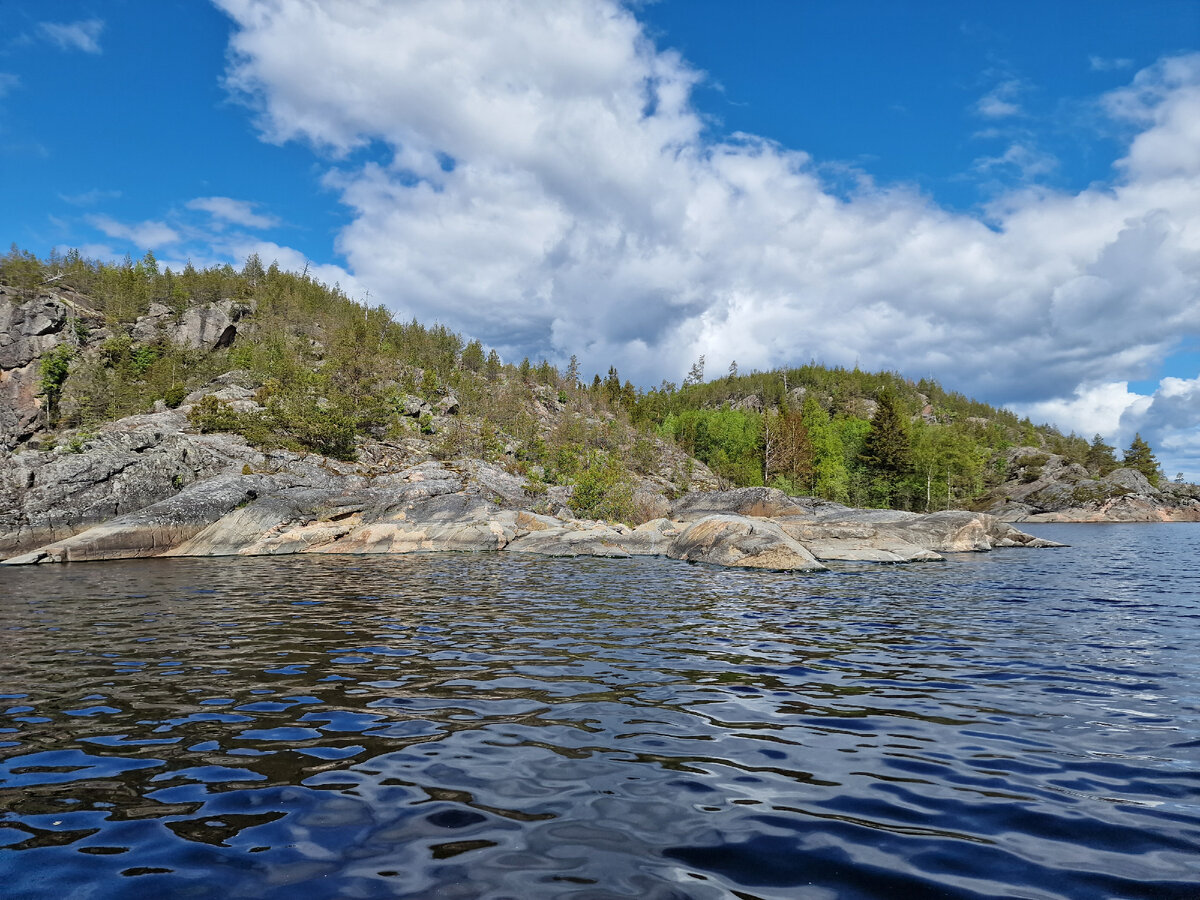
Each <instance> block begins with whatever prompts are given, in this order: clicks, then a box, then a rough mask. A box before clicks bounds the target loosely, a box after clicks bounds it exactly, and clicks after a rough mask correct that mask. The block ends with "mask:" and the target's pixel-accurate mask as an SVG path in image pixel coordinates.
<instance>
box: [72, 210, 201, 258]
mask: <svg viewBox="0 0 1200 900" xmlns="http://www.w3.org/2000/svg"><path fill="white" fill-rule="evenodd" d="M87 221H88V223H89V224H91V225H92V226H93V227H94V228H97V229H99V230H100V231H102V232H104V233H105V234H106V235H108V236H109V237H111V238H119V239H120V240H124V241H128V242H129V243H131V244H133V245H134V246H135V247H137V248H138V249H139V250H156V249H158V248H159V247H164V246H167V245H169V244H174V243H177V242H178V241H179V232H177V231H176V230H175V229H174V228H172V227H171V226H170V225H168V224H166V223H165V222H152V221H147V222H118V221H117V220H116V219H114V218H112V217H111V216H88V217H87Z"/></svg>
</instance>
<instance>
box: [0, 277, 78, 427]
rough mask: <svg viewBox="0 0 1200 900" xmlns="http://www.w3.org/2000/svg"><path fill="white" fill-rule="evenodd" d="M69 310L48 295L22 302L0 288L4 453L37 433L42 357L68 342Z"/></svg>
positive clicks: (0, 406) (0, 411)
mask: <svg viewBox="0 0 1200 900" xmlns="http://www.w3.org/2000/svg"><path fill="white" fill-rule="evenodd" d="M67 315H68V310H67V307H66V306H65V305H63V304H62V303H59V302H58V301H56V300H53V299H51V298H49V297H41V298H38V299H36V300H27V301H19V300H18V299H17V297H16V296H15V295H12V294H9V293H7V291H5V289H3V288H0V449H12V448H13V447H15V446H17V444H19V443H22V442H24V441H26V440H28V439H29V438H30V437H32V436H33V435H34V434H36V433H37V431H38V425H39V422H40V419H41V401H40V400H39V399H38V396H37V393H38V382H39V380H40V372H39V371H38V359H39V358H40V357H41V356H42V355H43V354H45V353H47V352H49V351H50V350H52V349H53V348H54V347H55V346H57V345H58V344H59V343H61V342H62V341H63V340H64V339H65V338H64V335H63V330H64V329H65V327H66V324H67Z"/></svg>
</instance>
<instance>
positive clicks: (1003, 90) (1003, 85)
mask: <svg viewBox="0 0 1200 900" xmlns="http://www.w3.org/2000/svg"><path fill="white" fill-rule="evenodd" d="M1022 89H1023V85H1022V84H1021V82H1020V81H1018V80H1017V79H1015V78H1009V79H1007V80H1005V81H1002V82H1000V83H999V84H998V85H996V86H995V87H994V88H992V89H991V90H990V91H988V92H987V93H986V94H984V95H983V96H982V97H980V98H979V99H978V100H977V101H976V102H975V112H977V113H979V115H981V116H984V117H985V118H988V119H1006V118H1009V117H1011V116H1017V115H1020V114H1021V105H1020V104H1019V103H1018V102H1017V97H1018V96H1019V95H1020V93H1021V91H1022Z"/></svg>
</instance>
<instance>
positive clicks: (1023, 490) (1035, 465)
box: [982, 447, 1200, 522]
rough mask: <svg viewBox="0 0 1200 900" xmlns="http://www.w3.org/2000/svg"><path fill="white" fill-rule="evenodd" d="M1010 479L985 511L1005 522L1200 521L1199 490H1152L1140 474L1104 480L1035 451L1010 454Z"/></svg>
mask: <svg viewBox="0 0 1200 900" xmlns="http://www.w3.org/2000/svg"><path fill="white" fill-rule="evenodd" d="M1006 462H1007V464H1008V471H1009V475H1010V477H1009V479H1008V480H1007V481H1005V482H1004V483H1003V484H1001V485H1000V486H999V487H997V488H995V489H994V490H993V491H992V492H991V493H990V494H989V495H988V497H987V498H985V501H984V503H983V504H982V508H983V509H984V510H986V511H987V512H989V513H991V514H993V515H995V516H998V517H999V518H1001V519H1003V520H1004V521H1006V522H1200V486H1198V485H1194V484H1175V483H1173V482H1168V483H1163V484H1160V485H1159V486H1158V487H1155V486H1154V485H1152V484H1151V483H1150V482H1149V481H1148V480H1147V478H1146V476H1145V475H1143V474H1142V473H1141V472H1139V471H1137V470H1136V469H1124V468H1122V469H1116V470H1114V471H1112V472H1110V473H1109V474H1108V475H1106V476H1105V477H1103V478H1094V477H1092V476H1091V475H1090V474H1089V473H1088V471H1087V469H1085V468H1084V467H1083V466H1080V465H1078V464H1076V463H1071V462H1069V461H1068V460H1066V459H1064V458H1063V457H1061V456H1058V455H1056V454H1053V453H1046V452H1044V451H1042V450H1038V449H1037V448H1034V447H1014V448H1012V449H1011V450H1009V451H1008V454H1007V460H1006Z"/></svg>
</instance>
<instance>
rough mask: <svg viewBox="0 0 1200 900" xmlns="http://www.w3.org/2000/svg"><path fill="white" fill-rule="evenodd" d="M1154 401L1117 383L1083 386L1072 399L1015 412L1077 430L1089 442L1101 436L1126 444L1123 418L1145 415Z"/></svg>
mask: <svg viewBox="0 0 1200 900" xmlns="http://www.w3.org/2000/svg"><path fill="white" fill-rule="evenodd" d="M1152 402H1153V398H1151V397H1148V396H1146V395H1145V394H1138V393H1135V392H1133V391H1131V390H1129V383H1128V382H1125V381H1113V382H1106V383H1103V384H1091V385H1080V386H1079V387H1078V388H1076V389H1075V392H1074V394H1073V395H1072V396H1071V397H1056V398H1054V399H1051V400H1042V401H1038V402H1036V403H1026V404H1018V405H1015V406H1014V409H1015V410H1016V412H1017V413H1019V414H1020V415H1024V416H1028V417H1029V418H1030V419H1032V420H1033V421H1034V422H1052V423H1054V424H1056V425H1057V426H1058V427H1059V428H1060V429H1061V430H1062V431H1064V432H1070V431H1074V432H1075V433H1076V434H1079V435H1082V436H1084V437H1086V438H1088V439H1089V440H1090V439H1091V437H1092V435H1094V434H1100V435H1103V436H1104V437H1105V438H1106V439H1107V440H1110V441H1114V442H1116V443H1122V440H1121V439H1122V438H1123V437H1124V432H1123V431H1122V429H1121V420H1122V418H1123V417H1124V416H1126V414H1127V413H1128V414H1129V415H1130V416H1132V417H1140V416H1141V415H1144V413H1145V411H1146V410H1147V409H1148V408H1149V407H1150V405H1151V403H1152ZM1130 437H1132V432H1130Z"/></svg>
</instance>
